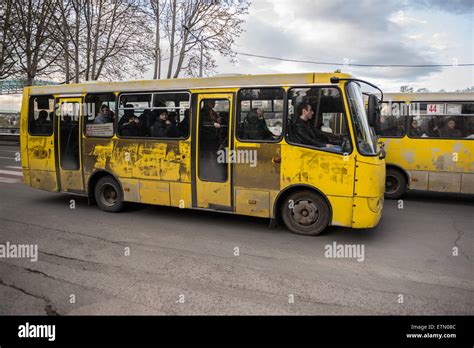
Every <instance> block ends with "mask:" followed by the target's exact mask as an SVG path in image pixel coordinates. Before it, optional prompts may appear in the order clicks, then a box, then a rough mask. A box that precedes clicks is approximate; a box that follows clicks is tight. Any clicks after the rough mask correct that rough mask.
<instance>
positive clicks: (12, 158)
mask: <svg viewBox="0 0 474 348" xmlns="http://www.w3.org/2000/svg"><path fill="white" fill-rule="evenodd" d="M0 158H4V159H9V160H15V158H14V157H3V156H0Z"/></svg>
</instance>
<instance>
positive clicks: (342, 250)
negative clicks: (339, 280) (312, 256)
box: [324, 242, 365, 262]
mask: <svg viewBox="0 0 474 348" xmlns="http://www.w3.org/2000/svg"><path fill="white" fill-rule="evenodd" d="M324 250H326V251H325V252H324V256H325V257H327V258H329V259H357V261H358V262H363V261H364V260H365V246H364V244H337V243H336V242H333V243H332V244H326V246H325V247H324Z"/></svg>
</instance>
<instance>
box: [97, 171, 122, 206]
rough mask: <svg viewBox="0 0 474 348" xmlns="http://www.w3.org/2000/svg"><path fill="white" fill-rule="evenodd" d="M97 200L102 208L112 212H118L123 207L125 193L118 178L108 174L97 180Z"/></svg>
mask: <svg viewBox="0 0 474 348" xmlns="http://www.w3.org/2000/svg"><path fill="white" fill-rule="evenodd" d="M94 194H95V201H96V202H97V205H98V206H99V208H100V209H102V210H104V211H107V212H110V213H118V212H119V211H121V210H122V208H123V204H124V202H123V194H122V189H121V188H120V185H119V184H118V182H117V180H115V179H114V178H112V177H111V176H106V177H103V178H101V179H99V181H98V182H97V184H96V185H95V190H94Z"/></svg>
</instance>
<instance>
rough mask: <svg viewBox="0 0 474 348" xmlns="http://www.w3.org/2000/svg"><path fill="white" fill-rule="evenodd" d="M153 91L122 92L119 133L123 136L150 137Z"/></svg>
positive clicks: (119, 105)
mask: <svg viewBox="0 0 474 348" xmlns="http://www.w3.org/2000/svg"><path fill="white" fill-rule="evenodd" d="M151 108H152V94H151V93H130V94H129V93H126V94H121V95H120V97H119V104H118V126H117V133H118V135H120V136H122V137H137V138H141V137H150V136H151V130H150V128H149V127H148V125H149V123H150V122H151V117H152V116H154V115H152V112H151Z"/></svg>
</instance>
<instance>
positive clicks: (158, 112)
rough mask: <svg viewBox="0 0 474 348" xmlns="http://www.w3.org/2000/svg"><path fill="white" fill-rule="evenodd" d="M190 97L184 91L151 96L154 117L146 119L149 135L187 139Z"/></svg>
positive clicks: (159, 93)
mask: <svg viewBox="0 0 474 348" xmlns="http://www.w3.org/2000/svg"><path fill="white" fill-rule="evenodd" d="M190 97H191V96H190V94H189V93H188V92H185V91H183V92H158V93H155V94H153V113H152V114H153V115H154V117H153V116H152V117H151V118H150V117H147V122H148V123H147V128H148V130H149V132H150V134H151V135H152V136H153V137H158V138H179V139H185V138H187V137H188V136H189V129H190V118H189V116H190V115H189V113H190V105H191V103H190ZM150 121H152V122H150Z"/></svg>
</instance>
